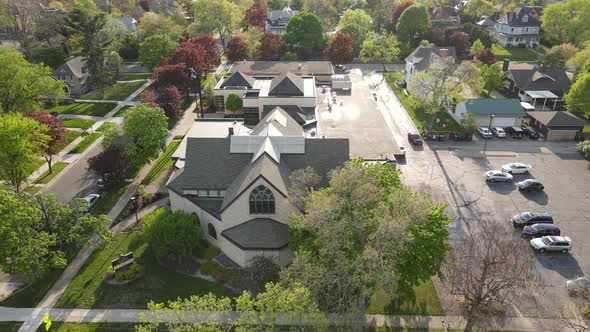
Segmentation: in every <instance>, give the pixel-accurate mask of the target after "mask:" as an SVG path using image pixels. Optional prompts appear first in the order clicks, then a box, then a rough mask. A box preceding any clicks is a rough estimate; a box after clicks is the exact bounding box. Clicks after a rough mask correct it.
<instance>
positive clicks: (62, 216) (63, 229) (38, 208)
mask: <svg viewBox="0 0 590 332" xmlns="http://www.w3.org/2000/svg"><path fill="white" fill-rule="evenodd" d="M31 121H33V120H31ZM83 202H84V201H83V200H79V201H77V202H76V207H75V208H70V207H68V206H67V205H64V204H62V203H60V202H59V201H57V200H56V199H55V196H54V195H49V196H41V195H37V196H35V197H33V196H31V195H29V194H27V193H21V194H17V193H14V192H11V191H8V190H0V216H1V218H2V223H0V241H1V242H0V256H1V257H3V258H6V257H10V259H1V260H0V268H2V270H3V271H4V272H6V273H19V274H20V275H21V276H23V278H24V279H25V280H26V281H28V282H33V281H35V280H38V279H40V278H41V277H42V276H44V275H45V273H46V272H48V271H49V270H50V269H52V268H63V267H65V266H66V264H67V261H66V251H67V250H68V249H69V250H71V249H72V248H79V247H80V246H82V245H84V244H85V243H87V242H88V241H89V240H90V238H91V237H92V236H93V235H96V236H98V238H99V239H102V240H108V238H109V235H110V232H109V230H108V226H109V225H110V224H111V221H110V220H109V218H108V217H107V216H105V215H102V216H99V217H95V216H93V215H92V214H86V213H84V210H85V209H86V206H85V203H83ZM15 211H18V213H15Z"/></svg>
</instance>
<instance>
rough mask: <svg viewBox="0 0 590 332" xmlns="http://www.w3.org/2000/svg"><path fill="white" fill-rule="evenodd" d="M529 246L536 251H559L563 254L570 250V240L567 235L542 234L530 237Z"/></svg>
mask: <svg viewBox="0 0 590 332" xmlns="http://www.w3.org/2000/svg"><path fill="white" fill-rule="evenodd" d="M531 247H533V249H535V250H537V251H538V252H545V251H559V252H561V253H564V254H565V253H566V252H568V251H570V250H572V240H571V239H570V238H569V237H567V236H543V237H541V238H536V239H532V240H531Z"/></svg>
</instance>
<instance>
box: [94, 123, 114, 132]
mask: <svg viewBox="0 0 590 332" xmlns="http://www.w3.org/2000/svg"><path fill="white" fill-rule="evenodd" d="M111 128H117V124H116V123H114V122H105V123H103V124H101V125H100V127H98V128H97V129H96V131H99V132H103V131H107V130H109V129H111Z"/></svg>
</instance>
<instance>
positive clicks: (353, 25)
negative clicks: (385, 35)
mask: <svg viewBox="0 0 590 332" xmlns="http://www.w3.org/2000/svg"><path fill="white" fill-rule="evenodd" d="M338 29H339V30H340V32H342V33H347V34H349V35H351V36H352V47H353V49H354V53H355V54H359V52H360V51H361V46H362V44H363V42H364V41H365V40H366V39H367V38H368V37H369V35H370V34H371V33H372V30H373V21H372V20H371V16H369V14H367V13H365V11H364V10H362V9H354V10H347V11H346V12H344V15H343V16H342V19H340V22H339V23H338Z"/></svg>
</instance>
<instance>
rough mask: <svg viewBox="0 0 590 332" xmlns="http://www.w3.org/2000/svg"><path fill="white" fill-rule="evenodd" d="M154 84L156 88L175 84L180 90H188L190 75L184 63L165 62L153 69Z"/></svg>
mask: <svg viewBox="0 0 590 332" xmlns="http://www.w3.org/2000/svg"><path fill="white" fill-rule="evenodd" d="M152 79H153V80H154V83H153V86H154V87H156V88H158V89H159V88H161V87H167V86H170V85H173V86H175V87H176V88H177V89H178V90H179V91H182V92H186V90H187V89H188V87H189V84H190V81H191V79H190V76H189V73H188V72H187V70H186V67H185V65H184V64H182V63H177V64H165V65H162V66H160V67H155V68H154V69H153V70H152Z"/></svg>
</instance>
